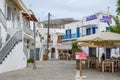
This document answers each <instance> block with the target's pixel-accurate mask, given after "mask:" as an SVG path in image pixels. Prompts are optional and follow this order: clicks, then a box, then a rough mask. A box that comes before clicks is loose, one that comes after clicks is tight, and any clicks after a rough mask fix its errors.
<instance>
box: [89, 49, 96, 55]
mask: <svg viewBox="0 0 120 80" xmlns="http://www.w3.org/2000/svg"><path fill="white" fill-rule="evenodd" d="M89 56H90V57H96V48H91V47H90V48H89Z"/></svg>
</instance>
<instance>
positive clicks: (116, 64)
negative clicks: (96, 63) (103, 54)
mask: <svg viewBox="0 0 120 80" xmlns="http://www.w3.org/2000/svg"><path fill="white" fill-rule="evenodd" d="M114 70H115V71H117V70H118V60H115V61H114Z"/></svg>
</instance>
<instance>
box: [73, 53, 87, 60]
mask: <svg viewBox="0 0 120 80" xmlns="http://www.w3.org/2000/svg"><path fill="white" fill-rule="evenodd" d="M75 58H76V59H86V58H87V54H86V53H85V52H76V53H75Z"/></svg>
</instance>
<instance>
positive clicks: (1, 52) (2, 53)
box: [0, 31, 22, 63]
mask: <svg viewBox="0 0 120 80" xmlns="http://www.w3.org/2000/svg"><path fill="white" fill-rule="evenodd" d="M20 41H22V31H17V32H16V33H15V34H14V35H13V36H12V37H11V38H10V39H9V40H8V41H7V42H6V44H5V45H4V46H3V47H2V48H1V49H0V63H2V62H3V60H4V59H5V58H6V56H7V55H8V54H9V53H10V51H11V50H12V49H13V48H14V46H15V45H16V44H17V43H18V42H20Z"/></svg>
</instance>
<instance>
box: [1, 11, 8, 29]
mask: <svg viewBox="0 0 120 80" xmlns="http://www.w3.org/2000/svg"><path fill="white" fill-rule="evenodd" d="M0 22H1V23H2V24H3V26H4V28H5V29H6V30H7V26H6V25H7V20H6V18H5V15H4V14H3V12H2V10H1V9H0Z"/></svg>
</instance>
